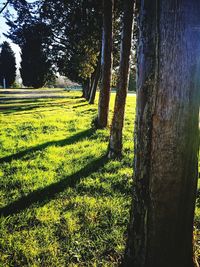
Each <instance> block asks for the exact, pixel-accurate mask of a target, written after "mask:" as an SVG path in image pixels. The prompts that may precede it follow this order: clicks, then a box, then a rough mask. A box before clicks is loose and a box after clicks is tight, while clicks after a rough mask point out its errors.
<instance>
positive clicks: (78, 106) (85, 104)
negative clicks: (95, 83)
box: [72, 102, 88, 109]
mask: <svg viewBox="0 0 200 267" xmlns="http://www.w3.org/2000/svg"><path fill="white" fill-rule="evenodd" d="M85 106H88V103H87V102H86V103H84V104H80V105H75V106H73V107H72V108H73V109H75V108H80V107H85Z"/></svg>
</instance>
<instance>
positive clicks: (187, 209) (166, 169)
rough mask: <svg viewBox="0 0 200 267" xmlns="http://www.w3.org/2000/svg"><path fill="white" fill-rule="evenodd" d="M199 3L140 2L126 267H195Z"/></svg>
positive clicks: (183, 0) (199, 57) (155, 0)
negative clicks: (135, 110)
mask: <svg viewBox="0 0 200 267" xmlns="http://www.w3.org/2000/svg"><path fill="white" fill-rule="evenodd" d="M199 14H200V2H199V1H198V0H191V1H188V0H176V1H174V0H168V1H165V0H160V1H158V0H152V1H149V0H142V1H141V6H140V18H139V26H140V27H139V29H140V32H139V47H138V66H137V67H138V80H137V90H138V98H137V119H136V129H135V175H134V190H133V205H132V211H131V218H130V225H129V233H128V241H127V249H126V252H125V259H124V266H135V267H192V266H194V265H193V248H192V232H193V217H194V207H195V195H196V186H197V176H198V150H199V128H198V121H199V103H200V89H199V88H200V82H199V79H200V75H199V73H200V20H199Z"/></svg>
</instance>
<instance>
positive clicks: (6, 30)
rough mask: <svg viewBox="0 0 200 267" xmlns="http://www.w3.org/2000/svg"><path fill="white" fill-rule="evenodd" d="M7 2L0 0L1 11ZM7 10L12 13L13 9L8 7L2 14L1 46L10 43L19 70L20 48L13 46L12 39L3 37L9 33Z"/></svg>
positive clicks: (31, 0) (0, 17) (0, 19)
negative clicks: (6, 20)
mask: <svg viewBox="0 0 200 267" xmlns="http://www.w3.org/2000/svg"><path fill="white" fill-rule="evenodd" d="M5 2H6V0H0V9H1V8H2V7H3V6H4V3H5ZM27 2H29V3H31V2H34V0H27ZM7 10H9V11H11V12H12V7H11V6H9V5H8V7H7V8H6V9H5V10H4V12H3V13H1V14H0V44H2V42H4V41H7V42H9V43H10V45H11V47H12V49H13V51H14V53H15V56H16V63H17V68H18V69H19V66H20V61H21V57H20V48H19V46H18V45H16V44H13V43H12V41H11V40H10V39H7V38H6V37H5V36H4V35H3V33H6V32H8V30H9V27H8V26H7V25H6V22H5V19H4V14H5V12H6V11H7Z"/></svg>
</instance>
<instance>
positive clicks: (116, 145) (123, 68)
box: [108, 0, 134, 157]
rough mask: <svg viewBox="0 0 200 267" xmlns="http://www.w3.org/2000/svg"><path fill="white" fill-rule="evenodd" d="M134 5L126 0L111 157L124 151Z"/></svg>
mask: <svg viewBox="0 0 200 267" xmlns="http://www.w3.org/2000/svg"><path fill="white" fill-rule="evenodd" d="M133 7H134V1H133V0H124V15H123V29H122V37H121V54H120V69H119V81H118V86H117V92H116V98H115V107H114V115H113V120H112V125H111V132H110V142H109V148H108V156H109V157H120V156H121V152H122V129H123V124H124V112H125V103H126V95H127V90H128V81H129V69H130V52H131V42H132V32H133Z"/></svg>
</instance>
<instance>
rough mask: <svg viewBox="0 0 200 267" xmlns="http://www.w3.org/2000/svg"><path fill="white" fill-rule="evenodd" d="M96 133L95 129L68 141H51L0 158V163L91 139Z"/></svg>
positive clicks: (72, 137)
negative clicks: (50, 147)
mask: <svg viewBox="0 0 200 267" xmlns="http://www.w3.org/2000/svg"><path fill="white" fill-rule="evenodd" d="M93 133H94V129H92V128H91V129H88V130H85V131H82V132H80V133H77V134H75V135H73V136H70V137H69V138H66V139H62V140H58V141H50V142H46V143H44V144H41V145H38V146H35V147H30V148H28V149H26V150H24V151H21V152H18V153H16V154H13V155H10V156H6V157H3V158H0V163H4V162H11V161H12V160H13V159H21V158H22V157H24V156H25V155H27V154H29V153H32V152H36V151H39V150H42V149H45V148H47V147H49V146H53V145H55V146H61V147H62V146H65V145H71V144H74V143H76V142H78V141H80V140H83V139H84V138H86V137H90V136H92V135H93Z"/></svg>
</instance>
